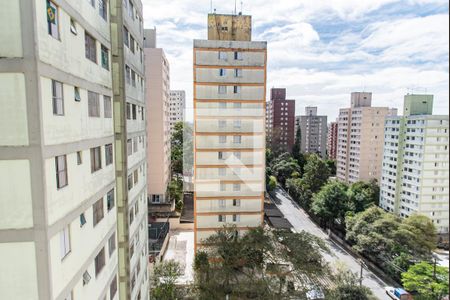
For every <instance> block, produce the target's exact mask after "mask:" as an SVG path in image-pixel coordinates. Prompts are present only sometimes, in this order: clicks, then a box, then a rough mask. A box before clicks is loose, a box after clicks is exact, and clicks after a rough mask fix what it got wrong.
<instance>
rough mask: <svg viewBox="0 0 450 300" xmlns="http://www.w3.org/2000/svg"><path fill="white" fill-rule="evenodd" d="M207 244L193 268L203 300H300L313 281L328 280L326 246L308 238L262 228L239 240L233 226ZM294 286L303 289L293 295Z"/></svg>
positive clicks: (295, 291) (208, 240) (213, 237)
mask: <svg viewBox="0 0 450 300" xmlns="http://www.w3.org/2000/svg"><path fill="white" fill-rule="evenodd" d="M204 244H205V245H206V246H205V247H206V249H205V251H204V252H198V253H197V256H196V258H195V263H194V269H195V272H196V273H195V274H196V286H197V290H198V291H199V299H225V297H226V296H227V295H229V296H231V299H233V298H234V299H267V300H269V299H276V298H280V299H287V298H288V297H292V296H297V297H298V298H301V296H304V290H305V289H306V288H307V287H309V286H310V282H311V281H316V280H317V279H318V278H322V277H326V276H328V274H329V269H328V266H327V264H326V262H325V260H324V259H323V257H322V251H328V249H327V247H326V245H325V243H324V242H323V241H322V240H321V239H319V238H317V237H315V236H313V235H311V234H309V233H306V232H301V233H292V232H290V231H283V230H265V229H264V228H262V227H260V228H256V229H251V230H249V231H248V232H247V233H245V234H243V235H240V234H238V232H237V231H236V228H235V226H228V227H224V228H222V229H220V230H219V231H217V233H216V234H214V235H212V236H210V237H209V238H207V239H206V240H205V242H204ZM289 266H292V267H289ZM293 281H295V282H297V283H298V284H299V285H300V286H301V288H298V289H296V290H295V289H293V288H292V287H293V285H292V284H289V282H291V283H292V282H293Z"/></svg>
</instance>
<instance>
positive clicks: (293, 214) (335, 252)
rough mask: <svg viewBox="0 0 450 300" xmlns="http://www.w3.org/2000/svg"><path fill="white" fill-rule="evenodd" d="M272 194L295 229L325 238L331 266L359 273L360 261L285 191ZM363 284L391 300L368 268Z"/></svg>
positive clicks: (383, 286) (378, 279)
mask: <svg viewBox="0 0 450 300" xmlns="http://www.w3.org/2000/svg"><path fill="white" fill-rule="evenodd" d="M274 195H275V197H276V199H274V200H275V204H276V205H277V207H278V209H279V210H280V211H281V212H282V213H283V214H284V217H285V218H286V219H287V220H288V221H289V222H290V223H291V224H292V226H293V227H294V229H295V230H296V231H298V232H301V231H302V230H304V231H306V232H309V233H311V234H313V235H315V236H317V237H320V238H322V239H323V240H325V242H326V243H327V244H328V247H329V248H330V251H331V255H330V254H326V253H325V254H324V258H325V259H326V260H327V261H328V263H329V264H330V265H331V266H334V265H342V264H344V265H346V266H347V267H348V268H349V269H350V270H351V271H352V272H354V273H358V274H359V273H360V270H361V266H360V263H359V262H358V261H357V260H356V259H355V258H354V257H353V256H351V255H350V254H349V253H347V252H346V251H345V250H344V249H342V248H341V247H340V246H339V245H337V244H335V243H334V242H333V241H331V240H330V239H329V238H328V235H327V234H326V233H325V232H323V231H322V229H321V228H320V227H319V226H317V225H316V224H315V223H314V222H313V221H312V220H311V219H310V218H309V216H308V214H307V213H306V212H305V211H304V210H303V209H302V208H301V207H299V206H298V205H297V203H295V202H294V201H293V200H292V198H291V197H290V196H289V195H288V194H287V193H285V192H284V191H283V190H281V189H277V190H276V191H275V193H274ZM363 285H364V286H367V287H368V288H369V289H371V290H372V292H373V293H374V295H375V296H377V297H378V298H379V299H381V300H385V299H386V300H392V299H391V298H390V297H389V296H388V295H386V293H385V290H384V288H385V287H386V286H387V284H386V283H384V282H383V281H382V280H381V279H380V278H378V277H377V276H376V275H375V274H373V273H372V272H371V271H370V270H368V269H364V270H363Z"/></svg>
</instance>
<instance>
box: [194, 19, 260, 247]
mask: <svg viewBox="0 0 450 300" xmlns="http://www.w3.org/2000/svg"><path fill="white" fill-rule="evenodd" d="M214 20H215V21H214ZM208 21H209V27H208V37H209V39H208V40H195V41H194V174H195V175H194V178H195V179H194V182H195V192H194V228H195V229H194V232H195V247H196V249H198V247H199V246H201V244H202V243H203V241H204V239H205V238H207V237H208V236H210V235H211V234H214V233H215V231H216V230H217V229H219V228H222V227H223V225H225V224H234V225H236V228H237V229H238V232H241V231H245V230H248V228H253V227H258V226H261V225H262V223H263V216H264V214H263V210H264V206H263V202H264V186H265V184H264V178H265V176H264V172H265V124H264V123H265V112H264V110H265V98H266V97H265V91H266V60H267V43H266V42H254V41H251V35H249V34H247V33H246V32H249V31H250V32H251V27H250V28H248V27H247V26H242V27H240V26H238V27H233V30H231V28H230V26H231V24H251V16H243V15H237V16H236V15H215V14H212V15H209V16H208ZM216 31H218V32H220V33H221V36H215V35H214V32H216ZM227 31H230V32H228V33H230V34H228V33H227ZM222 33H223V35H224V37H222Z"/></svg>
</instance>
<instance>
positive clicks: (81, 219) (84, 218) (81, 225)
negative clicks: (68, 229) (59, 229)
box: [80, 213, 86, 227]
mask: <svg viewBox="0 0 450 300" xmlns="http://www.w3.org/2000/svg"><path fill="white" fill-rule="evenodd" d="M84 224H86V216H85V215H84V213H81V215H80V227H83V225H84Z"/></svg>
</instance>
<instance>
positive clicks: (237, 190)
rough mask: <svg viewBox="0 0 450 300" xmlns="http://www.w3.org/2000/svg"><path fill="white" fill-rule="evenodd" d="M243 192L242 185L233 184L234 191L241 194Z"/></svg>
mask: <svg viewBox="0 0 450 300" xmlns="http://www.w3.org/2000/svg"><path fill="white" fill-rule="evenodd" d="M240 190H241V184H240V183H233V191H234V192H239V191H240Z"/></svg>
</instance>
